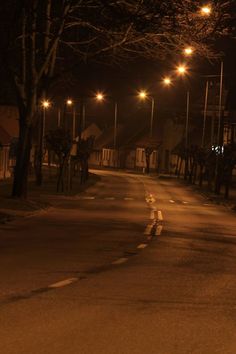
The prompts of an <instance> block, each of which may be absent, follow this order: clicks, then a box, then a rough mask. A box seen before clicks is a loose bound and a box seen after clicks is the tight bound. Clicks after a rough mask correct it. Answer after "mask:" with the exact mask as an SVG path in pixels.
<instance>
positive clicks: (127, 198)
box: [124, 197, 134, 200]
mask: <svg viewBox="0 0 236 354" xmlns="http://www.w3.org/2000/svg"><path fill="white" fill-rule="evenodd" d="M124 200H134V198H130V197H126V198H124Z"/></svg>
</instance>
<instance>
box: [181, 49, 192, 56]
mask: <svg viewBox="0 0 236 354" xmlns="http://www.w3.org/2000/svg"><path fill="white" fill-rule="evenodd" d="M193 52H194V50H193V48H192V47H186V48H184V51H183V53H184V55H185V56H187V57H190V56H191V55H192V54H193Z"/></svg>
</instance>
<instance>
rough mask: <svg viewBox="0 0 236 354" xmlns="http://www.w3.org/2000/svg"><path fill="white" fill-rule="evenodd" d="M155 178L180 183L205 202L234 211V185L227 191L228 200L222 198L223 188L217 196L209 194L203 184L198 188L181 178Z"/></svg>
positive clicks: (235, 187)
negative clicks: (200, 196) (188, 187)
mask: <svg viewBox="0 0 236 354" xmlns="http://www.w3.org/2000/svg"><path fill="white" fill-rule="evenodd" d="M156 177H157V178H160V179H162V178H163V179H165V178H168V179H173V180H175V181H178V182H179V183H181V184H182V185H185V186H192V188H193V190H194V191H195V192H197V193H199V194H201V195H203V196H204V197H205V198H206V199H207V200H209V201H211V202H212V203H215V204H220V205H224V206H225V207H227V208H229V209H230V210H233V211H236V185H235V184H234V186H232V187H231V189H230V191H229V198H228V199H225V198H224V187H222V190H221V194H220V195H217V194H215V193H213V192H210V191H209V190H208V189H207V185H206V183H205V185H203V186H202V187H199V186H198V184H190V183H189V182H187V181H185V180H184V179H183V178H177V177H176V176H174V175H164V174H163V175H159V176H157V175H156Z"/></svg>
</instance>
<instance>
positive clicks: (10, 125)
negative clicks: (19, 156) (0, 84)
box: [0, 106, 19, 138]
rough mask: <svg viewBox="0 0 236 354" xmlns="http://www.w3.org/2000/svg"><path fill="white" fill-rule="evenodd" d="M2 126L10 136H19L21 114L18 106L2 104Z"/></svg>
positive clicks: (0, 123) (0, 120)
mask: <svg viewBox="0 0 236 354" xmlns="http://www.w3.org/2000/svg"><path fill="white" fill-rule="evenodd" d="M0 126H1V127H2V128H3V129H4V130H5V132H7V133H8V135H9V136H10V137H12V138H17V137H18V136H19V114H18V109H17V107H16V106H0Z"/></svg>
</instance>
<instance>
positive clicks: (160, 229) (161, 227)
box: [155, 225, 163, 236]
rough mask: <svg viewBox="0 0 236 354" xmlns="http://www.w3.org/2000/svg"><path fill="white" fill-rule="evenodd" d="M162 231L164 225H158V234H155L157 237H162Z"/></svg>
mask: <svg viewBox="0 0 236 354" xmlns="http://www.w3.org/2000/svg"><path fill="white" fill-rule="evenodd" d="M162 229H163V226H162V225H158V226H157V228H156V233H155V235H156V236H160V235H161V232H162Z"/></svg>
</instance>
